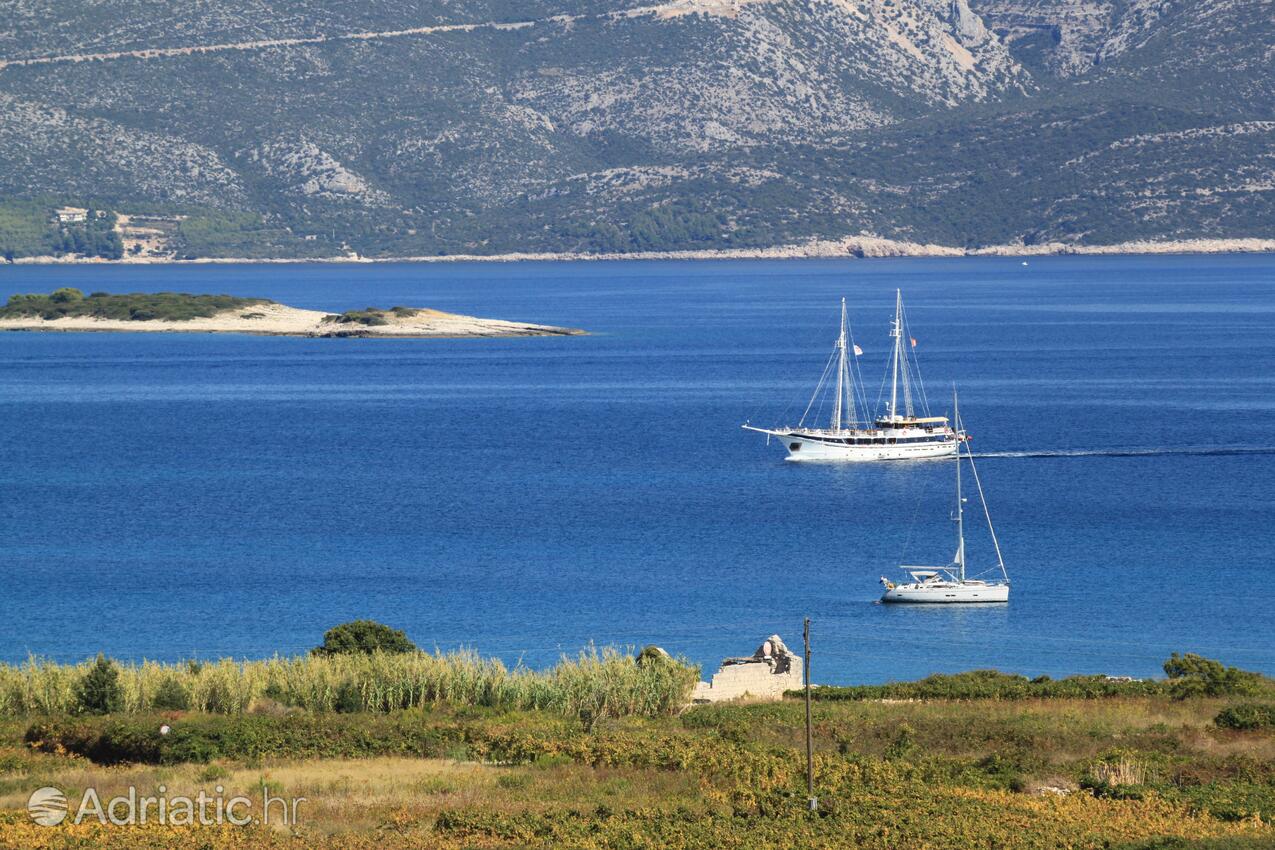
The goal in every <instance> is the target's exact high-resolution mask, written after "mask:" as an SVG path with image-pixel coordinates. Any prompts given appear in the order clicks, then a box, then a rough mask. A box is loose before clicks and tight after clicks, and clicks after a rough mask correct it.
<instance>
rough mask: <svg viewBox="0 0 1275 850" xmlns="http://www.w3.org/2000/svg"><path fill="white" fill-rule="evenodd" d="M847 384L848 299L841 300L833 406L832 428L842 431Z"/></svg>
mask: <svg viewBox="0 0 1275 850" xmlns="http://www.w3.org/2000/svg"><path fill="white" fill-rule="evenodd" d="M845 382H846V299H844V298H842V299H841V335H840V336H838V337H837V401H836V403H835V404H833V406H832V428H833V430H834V431H840V430H841V418H842V409H841V400H842V399H843V398H845Z"/></svg>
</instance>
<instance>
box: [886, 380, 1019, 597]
mask: <svg viewBox="0 0 1275 850" xmlns="http://www.w3.org/2000/svg"><path fill="white" fill-rule="evenodd" d="M952 409H953V410H952V415H953V417H954V419H955V421H956V426H957V428H958V429H959V428H960V426H961V420H960V414H959V412H958V410H957V407H956V394H955V393H953V394H952ZM965 460H967V461H969V465H970V472H971V474H972V475H973V477H974V484H975V486H976V488H977V489H978V499H979V501H980V502H981V503H982V505H983V516H984V517H985V518H986V519H987V530H988V532H989V533H990V534H991V537H992V548H993V549H994V550H995V551H996V567H995V568H993V569H995V570H999V572H1000V575H1001V577H1000V579H998V580H994V581H984V580H982V579H979V578H977V577H976V578H969V577H968V576H967V575H966V563H965V498H964V496H963V495H962V494H961V452H960V450H959V449H958V450H957V453H956V510H955V511H954V512H953V513H952V519H953V521H955V523H956V555H955V556H953V558H952V563H950V564H948V565H947V566H943V567H911V566H901V567H900V569H902V570H903V571H904V572H906V573H907V574H908V576H910V577H911V581H909V582H905V583H903V584H895V583H894V582H892V581H890V580H889V579H887V578H886V577H885V576H882V577H881V584H882V585H884V586H885V595H884V596H882V597H881V601H882V602H922V603H925V602H929V603H944V602H947V603H952V602H1008V601H1009V573H1007V572H1006V571H1005V560H1004V559H1003V558H1002V557H1001V546H1000V542H999V541H998V540H997V539H996V529H994V528H993V527H992V514H991V512H990V511H989V510H988V509H987V499H986V498H984V496H983V484H982V482H981V481H979V478H978V469H977V468H975V466H974V455H973V453H972V452H970V449H969V444H968V443H966V444H965ZM991 571H992V570H987V571H985V572H991Z"/></svg>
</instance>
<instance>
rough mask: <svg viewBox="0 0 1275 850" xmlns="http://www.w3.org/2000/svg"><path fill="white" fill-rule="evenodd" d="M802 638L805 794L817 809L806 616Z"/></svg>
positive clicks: (811, 807) (812, 807)
mask: <svg viewBox="0 0 1275 850" xmlns="http://www.w3.org/2000/svg"><path fill="white" fill-rule="evenodd" d="M802 638H803V639H804V640H805V644H806V663H805V664H803V665H802V668H801V672H802V675H803V676H804V677H805V680H806V795H807V796H808V797H809V799H810V811H812V812H814V811H818V809H819V800H818V798H816V797H815V747H814V735H813V733H812V732H811V728H810V618H809V617H807V618H806V621H805V625H804V627H803V628H802Z"/></svg>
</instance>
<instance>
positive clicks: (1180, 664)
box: [1164, 652, 1271, 699]
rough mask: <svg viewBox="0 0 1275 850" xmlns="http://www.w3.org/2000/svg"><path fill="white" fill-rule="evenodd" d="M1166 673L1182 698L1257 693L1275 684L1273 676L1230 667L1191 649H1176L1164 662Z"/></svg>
mask: <svg viewBox="0 0 1275 850" xmlns="http://www.w3.org/2000/svg"><path fill="white" fill-rule="evenodd" d="M1164 674H1165V675H1166V676H1168V677H1169V689H1170V690H1171V691H1172V693H1173V695H1174V696H1176V697H1178V699H1186V698H1187V697H1195V696H1210V697H1216V696H1232V695H1239V696H1254V695H1256V694H1260V693H1262V692H1263V691H1268V690H1270V685H1271V682H1270V680H1269V679H1267V678H1265V677H1264V676H1262V675H1260V674H1258V673H1250V672H1249V671H1247V670H1240V669H1238V668H1236V667H1227V666H1226V665H1224V664H1222V662H1220V661H1214V660H1213V659H1211V658H1203V657H1201V656H1199V655H1196V654H1194V653H1191V652H1188V653H1187V654H1185V655H1179V654H1178V653H1176V652H1175V653H1173V655H1172V656H1171V657H1170V658H1169V660H1168V661H1166V662H1164Z"/></svg>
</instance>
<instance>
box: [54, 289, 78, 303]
mask: <svg viewBox="0 0 1275 850" xmlns="http://www.w3.org/2000/svg"><path fill="white" fill-rule="evenodd" d="M49 300H50V301H52V302H53V303H54V304H70V303H71V302H73V301H83V300H84V293H83V292H81V291H80V290H78V289H76V288H74V287H71V286H64V287H62V288H61V289H55V290H53V293H52V294H51V295H49Z"/></svg>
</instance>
